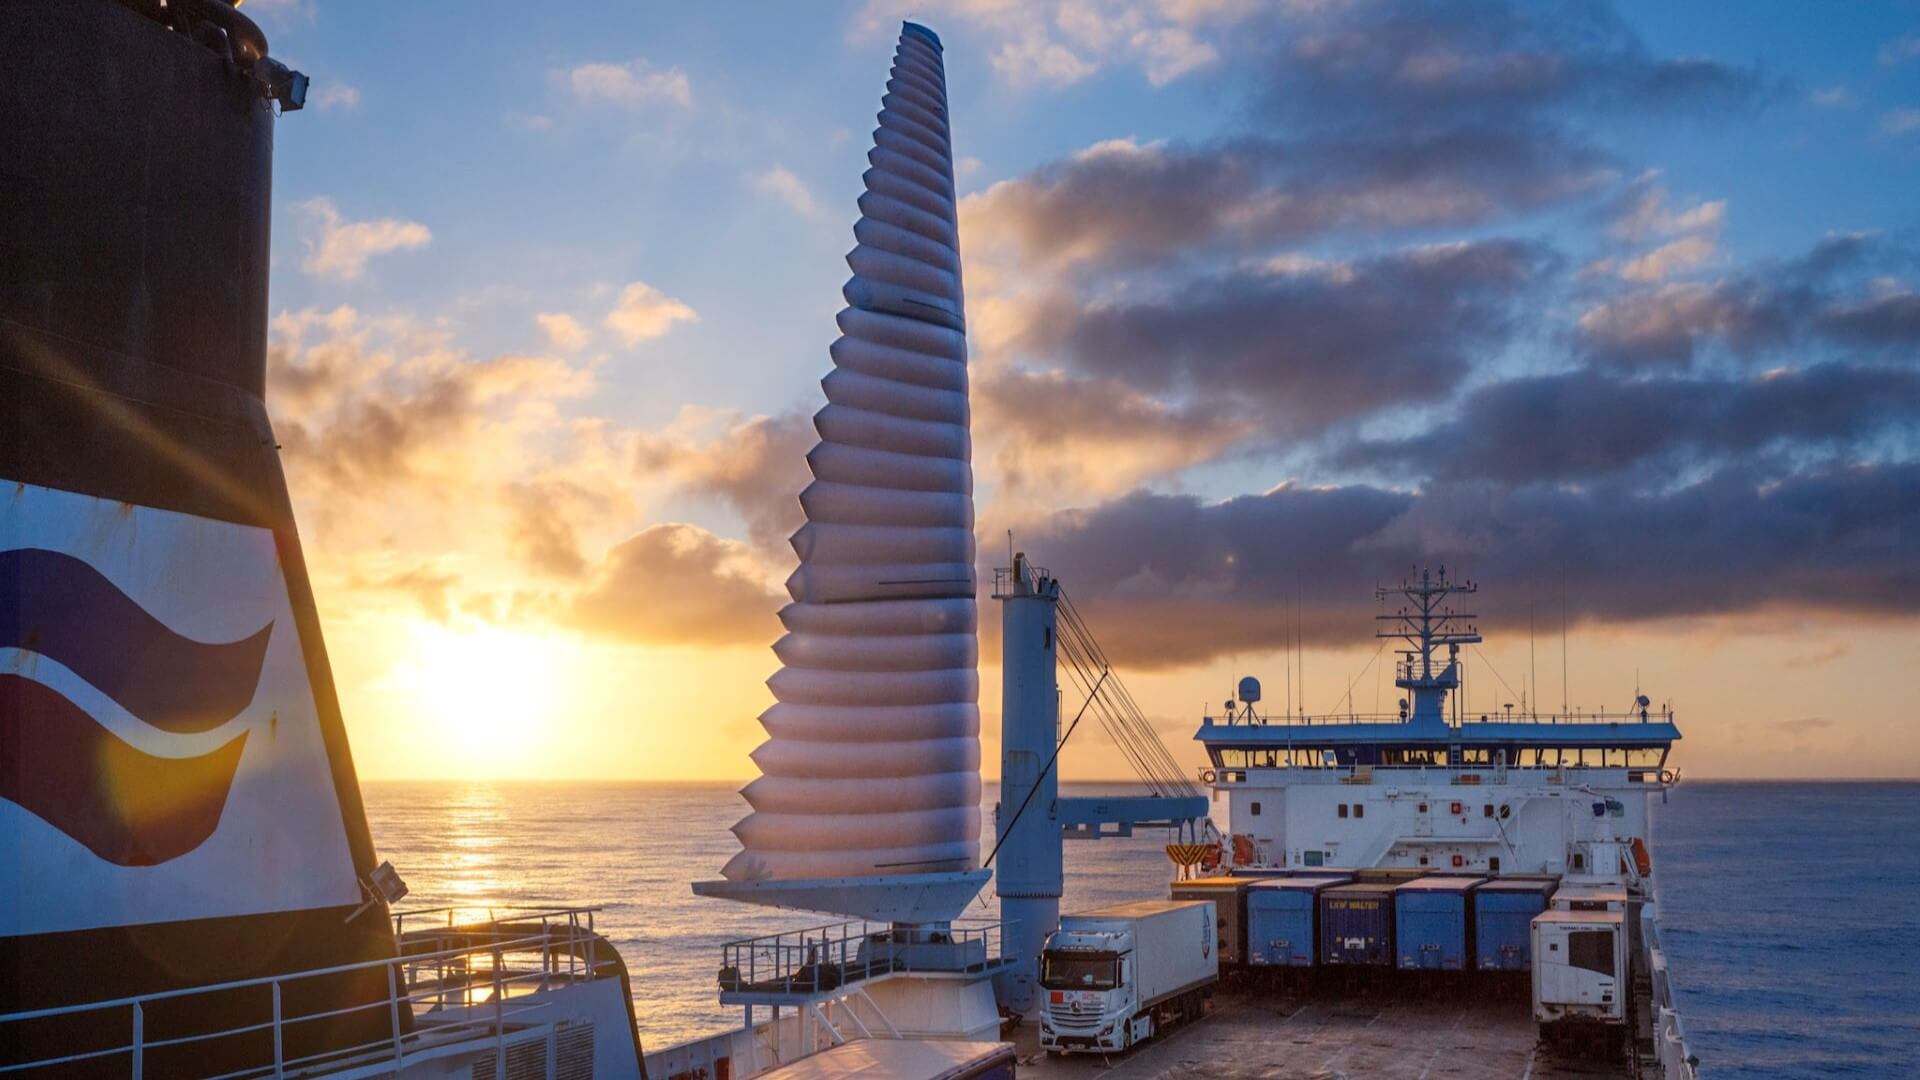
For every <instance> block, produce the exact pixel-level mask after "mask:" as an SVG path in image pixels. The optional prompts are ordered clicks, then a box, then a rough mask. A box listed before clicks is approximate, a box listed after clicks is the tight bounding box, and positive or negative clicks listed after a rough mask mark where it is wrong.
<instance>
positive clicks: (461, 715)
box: [388, 623, 565, 772]
mask: <svg viewBox="0 0 1920 1080" xmlns="http://www.w3.org/2000/svg"><path fill="white" fill-rule="evenodd" d="M410 638H411V640H410V641H409V642H408V652H407V655H406V658H405V659H403V660H401V661H400V662H399V663H397V664H396V665H395V666H394V668H393V671H392V672H391V674H390V676H389V680H388V682H389V685H390V686H392V687H393V688H394V689H395V690H398V691H400V692H401V693H402V694H403V695H405V697H406V698H407V699H408V705H409V707H410V710H411V711H412V713H413V715H415V716H417V717H420V718H421V719H422V720H424V721H426V722H428V723H431V724H432V725H433V727H434V729H435V730H436V733H437V735H438V741H439V742H441V743H442V744H443V745H444V748H445V750H446V752H447V754H448V756H449V757H450V758H452V759H453V760H456V761H459V762H462V763H463V764H465V765H466V766H467V767H468V768H471V769H476V770H486V771H493V772H500V771H505V772H514V771H516V770H515V769H514V767H513V766H514V764H515V763H516V762H523V761H525V760H527V759H528V757H530V756H537V755H529V748H530V746H531V745H532V744H535V743H537V742H538V741H539V740H540V739H541V738H542V737H543V736H544V735H546V734H548V733H549V732H550V731H551V730H552V726H553V724H554V722H555V721H556V719H557V718H558V717H559V716H561V715H562V705H563V703H562V702H561V700H560V699H561V697H562V696H563V693H562V692H563V690H564V686H563V680H561V679H560V678H559V671H560V668H561V666H562V664H561V659H562V657H561V652H562V651H563V649H564V647H565V644H564V642H562V641H560V640H558V639H555V638H551V637H545V636H542V635H538V634H530V633H524V632H521V631H516V630H507V629H502V628H499V627H479V628H473V629H457V628H452V627H447V626H442V625H439V624H434V623H420V624H416V625H415V627H414V628H413V631H412V633H411V635H410Z"/></svg>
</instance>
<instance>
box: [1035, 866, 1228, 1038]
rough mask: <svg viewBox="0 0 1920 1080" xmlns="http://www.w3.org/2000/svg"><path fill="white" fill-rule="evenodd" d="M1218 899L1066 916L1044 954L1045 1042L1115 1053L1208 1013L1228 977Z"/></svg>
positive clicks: (1042, 1017) (1116, 907) (1042, 1033)
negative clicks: (1217, 944) (1220, 947)
mask: <svg viewBox="0 0 1920 1080" xmlns="http://www.w3.org/2000/svg"><path fill="white" fill-rule="evenodd" d="M1214 924H1215V914H1214V906H1213V901H1211V900H1143V901H1139V902H1137V903H1132V904H1117V905H1114V906H1112V907H1105V908H1099V909H1097V910H1094V911H1087V912H1082V913H1080V914H1078V915H1067V916H1064V917H1062V918H1061V920H1060V929H1058V930H1056V931H1054V932H1053V933H1052V934H1051V935H1049V936H1048V938H1047V944H1046V948H1045V949H1044V950H1043V951H1042V952H1041V954H1040V986H1041V993H1042V994H1043V995H1044V1001H1045V1004H1044V1007H1043V1008H1042V1009H1041V1012H1040V1046H1041V1048H1042V1049H1044V1050H1047V1051H1049V1052H1054V1053H1064V1052H1071V1051H1083V1052H1089V1053H1107V1052H1111V1051H1114V1050H1124V1049H1126V1048H1127V1047H1129V1046H1133V1045H1134V1044H1136V1043H1140V1042H1144V1041H1146V1040H1147V1039H1151V1038H1152V1037H1153V1036H1154V1035H1155V1034H1156V1033H1157V1032H1159V1031H1162V1030H1165V1029H1166V1028H1168V1027H1170V1026H1172V1025H1174V1024H1178V1023H1181V1022H1182V1021H1185V1020H1188V1019H1191V1018H1193V1017H1196V1016H1198V1015H1200V1012H1201V1010H1202V1009H1203V1008H1204V1007H1205V1001H1206V995H1207V992H1208V990H1209V989H1210V988H1211V987H1212V986H1213V984H1214V983H1215V982H1217V981H1219V978H1220V954H1219V952H1218V951H1217V950H1216V949H1215V948H1214V937H1215V931H1216V927H1215V925H1214Z"/></svg>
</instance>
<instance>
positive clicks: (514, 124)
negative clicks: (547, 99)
mask: <svg viewBox="0 0 1920 1080" xmlns="http://www.w3.org/2000/svg"><path fill="white" fill-rule="evenodd" d="M500 122H501V123H503V124H505V125H507V126H508V127H510V128H513V129H514V130H516V131H550V130H552V128H553V117H551V116H547V115H545V114H542V113H529V112H521V111H519V110H517V109H516V110H510V111H508V112H506V113H503V114H501V117H500Z"/></svg>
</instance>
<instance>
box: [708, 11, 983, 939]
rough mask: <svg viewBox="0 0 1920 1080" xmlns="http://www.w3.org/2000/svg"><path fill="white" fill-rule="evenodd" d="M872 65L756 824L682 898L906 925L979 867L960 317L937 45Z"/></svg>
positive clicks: (911, 36) (756, 795) (910, 36)
mask: <svg viewBox="0 0 1920 1080" xmlns="http://www.w3.org/2000/svg"><path fill="white" fill-rule="evenodd" d="M890 74H891V77H890V78H889V80H888V82H887V93H886V95H885V96H884V97H883V98H882V99H881V110H880V114H879V121H880V126H879V127H878V128H877V129H876V130H875V131H874V145H873V149H872V150H871V151H870V152H869V153H868V155H867V159H868V161H869V162H870V164H871V166H872V167H871V168H869V169H868V170H867V172H866V173H865V175H864V177H863V179H864V181H865V188H866V190H865V192H864V193H863V194H862V195H861V197H860V213H861V216H860V220H859V222H858V223H857V224H855V226H854V238H855V240H856V243H855V246H854V248H853V250H852V251H851V252H850V253H849V254H848V255H847V263H848V265H849V266H850V267H851V268H852V270H853V277H852V278H851V279H850V280H849V281H848V282H847V284H846V286H845V288H844V289H843V295H844V296H845V298H846V301H847V304H848V306H847V307H846V308H845V309H843V310H842V311H841V312H840V314H839V316H838V320H837V321H838V323H839V327H840V332H841V334H840V338H839V339H838V340H837V341H835V342H834V344H833V347H832V350H831V354H832V358H833V365H834V366H833V371H832V372H831V373H830V374H829V375H827V377H826V378H825V379H823V380H822V382H821V386H822V388H823V389H824V390H825V391H826V397H827V404H826V406H825V407H823V408H822V409H821V410H820V411H819V412H818V413H816V414H815V415H814V428H815V430H816V431H817V432H818V434H819V436H820V442H819V443H818V445H816V446H815V447H814V449H813V451H812V452H811V453H810V454H808V455H807V461H808V464H809V466H810V467H811V469H812V471H813V483H812V484H811V485H809V486H808V488H807V489H806V491H805V492H803V493H802V494H801V497H800V498H801V504H802V506H803V508H804V509H805V511H806V517H807V520H806V524H805V525H803V526H801V528H800V529H799V531H797V532H795V533H794V534H793V537H792V541H791V542H792V545H793V549H794V552H795V554H797V555H798V556H799V558H800V566H799V568H798V569H797V570H795V571H794V573H793V575H792V577H790V578H789V579H788V580H787V591H788V593H789V594H790V595H791V597H792V600H793V602H792V603H790V604H788V605H787V606H786V608H785V609H783V610H782V611H781V613H780V619H781V622H782V624H783V625H784V626H785V628H786V635H785V636H784V637H782V638H781V639H780V641H779V642H778V643H776V644H775V645H774V653H775V654H776V655H777V656H778V657H779V658H780V661H781V663H782V665H783V666H782V667H781V669H780V671H779V672H777V673H776V674H775V675H774V676H773V677H772V678H771V679H769V680H768V686H769V688H770V689H771V690H772V691H773V696H774V698H775V700H776V704H775V705H773V707H771V708H770V709H768V710H767V711H766V713H764V714H763V715H762V716H761V718H760V720H761V723H762V725H763V726H764V727H765V728H766V730H767V736H768V738H767V741H766V742H765V743H763V744H762V745H761V746H760V748H759V749H758V750H756V751H754V754H753V758H754V762H755V763H756V764H757V765H758V766H759V767H760V770H761V774H762V775H761V777H760V779H758V780H755V781H753V782H752V783H751V784H748V785H747V787H746V788H745V789H743V791H742V794H743V795H744V796H745V798H746V800H747V802H748V804H749V805H750V806H752V808H753V812H752V813H750V814H748V815H747V816H746V817H745V818H744V819H742V820H741V821H740V822H739V823H738V824H736V825H735V826H734V830H733V831H734V833H735V834H736V835H737V836H738V837H739V838H740V842H741V851H740V853H739V854H737V855H735V856H734V857H733V859H732V860H731V861H729V862H728V863H727V865H726V867H725V868H724V869H723V871H722V874H723V876H724V877H725V878H726V881H724V882H702V883H699V884H697V885H696V886H695V889H696V891H699V892H701V893H703V894H709V895H725V896H729V897H732V898H735V899H747V900H755V901H757V902H763V903H773V904H778V905H782V906H796V907H807V908H812V909H814V910H825V911H836V912H845V913H848V914H858V915H863V916H867V917H886V918H896V919H901V920H902V921H915V920H918V919H921V918H945V917H951V915H954V914H958V912H959V909H960V908H962V907H964V906H965V904H966V903H967V902H968V900H970V899H971V898H972V895H973V893H974V892H975V891H977V889H978V887H979V884H980V883H981V882H983V881H984V880H985V878H986V871H984V870H977V869H976V867H977V866H978V865H979V861H980V743H979V732H980V710H979V704H978V701H979V676H978V670H977V668H978V662H979V646H978V641H977V638H976V634H975V632H976V629H977V614H976V601H975V590H976V586H977V581H976V576H975V570H974V539H973V472H972V466H971V464H970V462H971V457H972V442H971V437H970V435H969V413H968V401H967V346H966V318H965V305H964V301H963V294H962V290H961V281H960V253H959V236H958V222H957V217H956V214H955V200H954V188H953V152H952V146H951V141H950V139H951V136H950V131H949V127H948V120H947V100H946V75H945V70H944V66H943V63H942V59H941V46H940V40H939V38H938V37H937V36H936V35H934V33H933V32H932V31H930V30H927V29H926V28H924V27H921V26H918V25H915V24H913V23H907V24H906V25H905V27H904V28H903V29H902V31H901V35H900V42H899V46H898V48H897V50H896V51H895V53H894V61H893V68H892V71H891V73H890ZM969 883H970V885H971V887H968V886H969ZM929 890H931V891H929ZM936 896H937V897H938V899H934V900H932V901H929V900H928V898H929V897H936ZM953 897H958V900H957V902H954V900H953ZM862 898H865V899H862ZM881 898H885V899H881ZM876 902H878V903H879V904H880V907H879V908H876V907H875V906H874V904H875V903H876ZM902 903H904V904H905V906H904V907H902V906H901V905H902ZM929 903H930V904H931V906H928V904H929ZM948 906H950V907H951V908H952V911H951V912H949V913H947V914H945V915H942V914H939V912H938V911H937V910H936V909H939V908H943V907H948ZM903 912H905V914H903Z"/></svg>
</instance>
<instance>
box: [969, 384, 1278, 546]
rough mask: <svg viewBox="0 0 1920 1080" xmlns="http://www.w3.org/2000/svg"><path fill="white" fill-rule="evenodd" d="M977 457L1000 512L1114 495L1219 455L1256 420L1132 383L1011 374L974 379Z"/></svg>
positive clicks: (1246, 435) (1251, 428)
mask: <svg viewBox="0 0 1920 1080" xmlns="http://www.w3.org/2000/svg"><path fill="white" fill-rule="evenodd" d="M972 395H973V409H974V421H975V422H974V428H975V431H976V432H977V435H976V441H975V451H974V456H975V460H976V462H980V461H984V462H985V463H987V465H988V466H989V471H990V473H991V475H992V476H993V477H994V479H995V480H996V482H997V483H998V484H999V485H1000V492H999V494H998V496H997V498H996V509H997V510H998V511H999V512H1000V513H1002V514H1008V513H1012V512H1015V511H1017V510H1018V509H1020V508H1024V507H1029V506H1031V505H1033V504H1036V503H1038V504H1040V505H1052V503H1051V502H1050V500H1052V499H1054V498H1061V497H1064V498H1069V499H1084V498H1087V497H1089V496H1093V497H1105V496H1111V495H1117V494H1120V493H1122V492H1124V491H1127V490H1129V489H1130V488H1132V487H1134V486H1136V485H1138V484H1139V483H1141V482H1142V481H1144V480H1146V479H1148V478H1150V477H1154V476H1159V475H1163V474H1166V473H1171V472H1178V471H1180V470H1181V469H1184V468H1187V467H1188V466H1191V465H1196V464H1199V463H1201V462H1204V461H1209V460H1212V459H1213V458H1216V457H1218V456H1219V455H1221V454H1222V453H1224V452H1225V451H1227V450H1228V449H1229V448H1231V447H1232V446H1234V445H1236V444H1238V443H1240V442H1242V441H1244V440H1246V439H1248V438H1250V437H1252V436H1253V435H1254V434H1255V433H1256V431H1257V426H1256V425H1255V424H1254V423H1252V422H1251V421H1250V420H1249V419H1248V418H1246V417H1244V416H1238V415H1220V416H1216V415H1212V414H1211V411H1210V409H1209V408H1208V407H1205V406H1183V405H1181V404H1179V403H1177V402H1167V401H1162V400H1160V399H1159V398H1157V397H1155V396H1153V395H1151V394H1146V393H1142V392H1140V391H1139V390H1138V389H1136V388H1134V387H1132V386H1130V385H1128V383H1127V381H1126V380H1125V379H1121V378H1107V377H1101V376H1089V375H1078V374H1069V373H1066V372H1061V371H1026V370H1010V371H1003V372H996V373H993V374H991V375H989V376H987V377H985V378H982V379H979V380H977V381H975V382H974V384H973V389H972Z"/></svg>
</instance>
